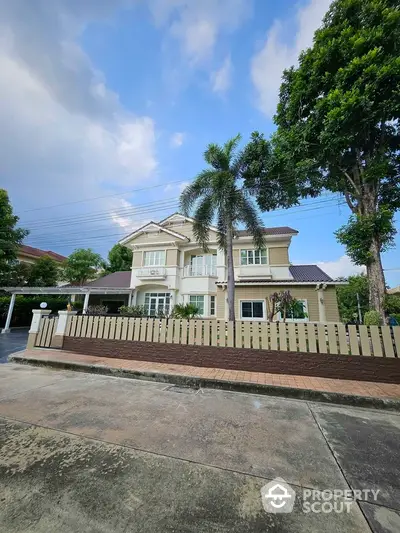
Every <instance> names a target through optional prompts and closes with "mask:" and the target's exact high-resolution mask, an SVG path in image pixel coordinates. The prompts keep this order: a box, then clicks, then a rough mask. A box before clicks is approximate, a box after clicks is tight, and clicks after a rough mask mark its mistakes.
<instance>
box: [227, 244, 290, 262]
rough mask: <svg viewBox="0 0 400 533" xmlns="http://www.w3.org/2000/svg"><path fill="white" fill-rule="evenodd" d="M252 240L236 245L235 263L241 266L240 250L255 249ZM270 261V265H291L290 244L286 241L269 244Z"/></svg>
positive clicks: (234, 251)
mask: <svg viewBox="0 0 400 533" xmlns="http://www.w3.org/2000/svg"><path fill="white" fill-rule="evenodd" d="M253 249H254V246H253V244H252V243H251V242H249V243H243V244H241V245H237V244H235V245H234V248H233V264H234V266H240V250H253ZM267 249H268V261H269V264H270V265H289V245H288V244H287V243H286V242H277V243H275V244H274V246H267Z"/></svg>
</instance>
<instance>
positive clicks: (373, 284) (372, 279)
mask: <svg viewBox="0 0 400 533" xmlns="http://www.w3.org/2000/svg"><path fill="white" fill-rule="evenodd" d="M369 251H370V253H371V255H372V261H371V263H370V264H369V265H367V276H368V280H369V308H370V309H371V310H374V311H378V313H379V314H380V315H381V317H382V320H383V321H384V320H385V311H384V298H385V276H384V273H383V268H382V261H381V252H380V245H379V242H378V239H377V238H374V239H373V240H372V243H371V246H370V249H369Z"/></svg>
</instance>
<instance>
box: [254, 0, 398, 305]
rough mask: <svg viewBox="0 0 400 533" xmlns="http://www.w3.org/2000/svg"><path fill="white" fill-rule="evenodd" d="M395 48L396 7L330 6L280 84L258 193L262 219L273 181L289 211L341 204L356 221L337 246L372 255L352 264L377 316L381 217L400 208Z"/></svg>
mask: <svg viewBox="0 0 400 533" xmlns="http://www.w3.org/2000/svg"><path fill="white" fill-rule="evenodd" d="M399 43H400V10H399V5H398V0H335V1H334V2H333V3H332V4H331V7H330V9H329V11H328V13H327V14H326V16H325V18H324V22H323V25H322V27H321V29H319V30H318V31H317V32H316V33H315V37H314V44H313V46H312V48H310V49H308V50H306V51H305V52H303V53H302V54H301V55H300V58H299V66H298V68H294V67H292V68H290V69H289V70H286V71H285V72H284V74H283V83H282V86H281V90H280V100H279V105H278V110H277V114H276V117H275V122H276V124H277V126H278V129H277V132H276V134H275V135H274V137H273V139H272V145H271V157H270V159H269V163H268V168H267V171H268V172H265V174H264V178H263V179H262V180H261V183H259V185H260V187H259V197H258V201H259V205H260V206H261V208H263V209H271V208H272V207H274V205H272V207H271V203H272V204H274V202H273V201H272V202H271V196H270V189H271V187H269V183H270V181H271V180H272V182H273V184H274V186H275V185H276V183H275V182H276V181H277V180H278V181H279V183H280V186H281V187H282V188H284V189H285V190H286V194H287V195H288V196H289V197H290V198H291V199H292V201H295V199H296V197H297V198H301V197H306V196H316V195H318V194H320V193H321V192H322V191H323V190H329V191H332V192H338V193H341V194H343V195H344V197H345V199H346V202H347V204H348V206H349V208H350V210H351V213H352V214H353V217H352V219H351V222H350V225H349V226H347V227H344V228H341V230H340V232H339V233H338V238H339V240H340V241H341V242H342V243H344V244H345V245H346V246H348V244H349V243H348V237H347V235H348V233H349V232H353V231H354V230H357V233H358V236H359V238H362V243H361V242H360V243H359V245H358V246H359V248H361V247H363V246H364V247H365V246H366V247H368V248H369V254H367V256H361V257H360V258H358V254H355V255H353V257H354V258H356V259H357V262H358V261H362V262H363V263H364V264H365V265H366V266H367V273H368V277H369V279H370V304H371V307H374V308H375V309H376V310H378V311H379V312H381V311H382V308H383V296H384V277H383V270H382V267H381V262H380V253H381V251H383V250H384V249H385V247H387V246H388V245H390V243H391V240H392V236H393V226H392V224H391V221H392V219H391V218H390V216H388V215H387V213H390V212H394V211H395V210H397V209H399V207H400V182H399V169H400V150H399V149H400V125H399V117H400V92H399V87H400V53H399V51H400V45H399ZM250 177H252V176H250ZM253 185H254V183H253ZM280 194H282V193H280ZM273 198H274V196H272V199H273ZM353 244H354V243H353ZM352 250H354V246H352V245H350V249H349V253H350V254H351V253H352Z"/></svg>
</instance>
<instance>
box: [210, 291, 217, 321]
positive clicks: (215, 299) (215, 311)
mask: <svg viewBox="0 0 400 533" xmlns="http://www.w3.org/2000/svg"><path fill="white" fill-rule="evenodd" d="M213 299H214V300H213ZM212 301H214V313H212V312H211V310H212V305H211V302H212ZM209 309H210V313H209V314H210V316H217V297H216V296H215V294H211V295H210V307H209Z"/></svg>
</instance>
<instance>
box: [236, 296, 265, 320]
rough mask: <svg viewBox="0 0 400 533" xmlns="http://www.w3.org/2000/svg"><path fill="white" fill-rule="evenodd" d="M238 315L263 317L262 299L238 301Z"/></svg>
mask: <svg viewBox="0 0 400 533" xmlns="http://www.w3.org/2000/svg"><path fill="white" fill-rule="evenodd" d="M240 317H241V318H242V319H249V318H258V319H260V318H261V319H263V318H264V302H263V300H249V301H241V302H240Z"/></svg>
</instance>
